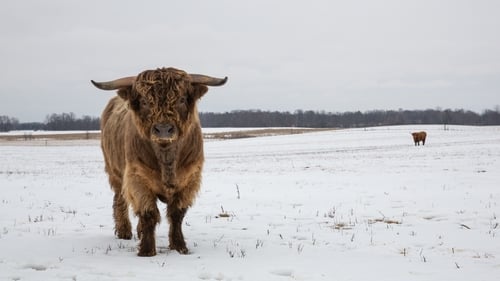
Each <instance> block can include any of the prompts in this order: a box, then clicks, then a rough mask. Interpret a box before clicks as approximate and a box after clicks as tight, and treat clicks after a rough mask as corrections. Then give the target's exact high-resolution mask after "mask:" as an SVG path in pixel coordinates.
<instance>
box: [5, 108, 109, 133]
mask: <svg viewBox="0 0 500 281" xmlns="http://www.w3.org/2000/svg"><path fill="white" fill-rule="evenodd" d="M99 123H100V119H99V118H98V117H91V116H87V115H84V116H82V117H77V116H76V115H75V114H74V113H72V112H70V113H61V114H56V113H54V114H50V115H47V117H46V118H45V122H43V123H42V122H30V123H20V122H19V120H18V119H17V118H13V117H9V116H0V132H8V131H13V130H45V131H93V130H99V127H100V125H99Z"/></svg>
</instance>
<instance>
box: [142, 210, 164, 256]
mask: <svg viewBox="0 0 500 281" xmlns="http://www.w3.org/2000/svg"><path fill="white" fill-rule="evenodd" d="M138 217H139V225H140V229H138V231H140V234H139V236H140V239H141V242H140V244H139V253H137V255H139V256H141V257H150V256H154V255H156V242H155V229H156V225H157V224H158V222H160V212H159V211H158V208H156V209H154V210H150V211H144V212H141V213H139V214H138Z"/></svg>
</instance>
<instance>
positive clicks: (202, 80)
mask: <svg viewBox="0 0 500 281" xmlns="http://www.w3.org/2000/svg"><path fill="white" fill-rule="evenodd" d="M189 77H190V79H191V83H194V84H203V85H207V86H222V85H224V84H226V81H227V76H226V77H224V78H215V77H210V76H206V75H201V74H189Z"/></svg>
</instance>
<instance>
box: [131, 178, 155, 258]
mask: <svg viewBox="0 0 500 281" xmlns="http://www.w3.org/2000/svg"><path fill="white" fill-rule="evenodd" d="M125 174H126V175H127V173H125ZM123 194H124V196H125V197H126V199H127V201H128V202H130V204H131V205H132V209H133V210H134V213H135V214H136V215H137V217H138V218H139V222H138V224H137V236H138V237H139V239H140V242H139V252H138V253H137V255H139V256H142V257H150V256H154V255H156V242H155V230H156V225H157V224H158V223H159V222H160V211H158V207H157V205H156V195H155V194H153V193H152V192H151V190H150V189H149V188H148V187H147V186H145V185H144V182H143V181H142V179H141V178H139V177H135V176H134V175H130V176H129V175H127V176H126V177H125V181H124V185H123Z"/></svg>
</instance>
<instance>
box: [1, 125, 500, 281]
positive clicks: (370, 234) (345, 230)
mask: <svg viewBox="0 0 500 281" xmlns="http://www.w3.org/2000/svg"><path fill="white" fill-rule="evenodd" d="M413 130H426V131H427V133H428V140H427V144H426V145H425V146H417V147H415V146H414V145H413V142H412V139H411V136H410V134H409V133H410V132H411V131H413ZM205 155H206V164H205V169H204V180H203V186H202V189H201V192H200V194H199V197H198V199H197V201H196V203H195V205H194V206H193V208H191V209H190V210H189V211H188V214H187V216H186V219H185V224H184V235H185V236H186V239H187V244H188V247H189V248H190V254H189V255H185V256H182V255H179V254H178V253H177V252H172V251H170V250H168V249H167V245H168V237H167V230H168V228H167V225H166V219H165V218H163V220H162V223H161V224H160V225H159V227H158V229H157V247H159V254H158V255H157V256H155V257H151V258H144V257H138V256H136V245H137V242H138V241H137V240H134V239H133V240H130V241H125V240H119V239H116V238H115V237H114V235H113V221H112V208H111V204H112V192H111V190H110V189H109V186H108V182H107V178H106V175H105V173H104V171H103V170H104V169H103V159H102V155H101V151H100V148H99V142H98V141H95V140H89V141H61V142H58V143H57V145H48V146H40V145H36V146H30V145H22V146H21V145H12V144H9V143H8V142H3V143H0V280H251V281H256V280H500V279H499V278H500V225H499V224H500V218H499V216H500V185H499V182H500V127H461V126H450V130H448V131H444V130H443V127H442V126H427V125H426V126H397V127H378V128H367V129H366V130H365V129H351V130H337V131H328V132H317V133H309V134H301V135H287V136H273V137H261V138H249V139H235V140H226V141H210V142H207V143H206V144H205ZM160 206H161V210H164V205H163V204H160Z"/></svg>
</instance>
